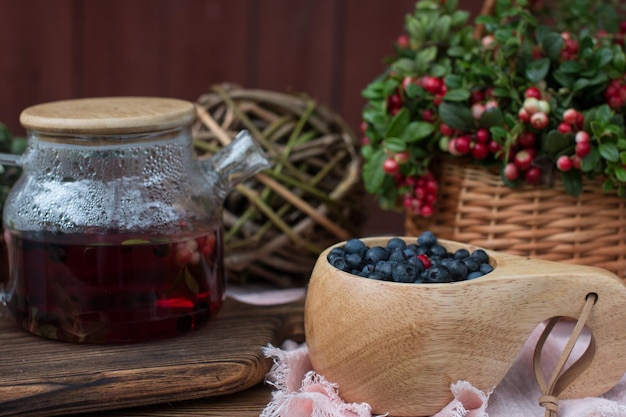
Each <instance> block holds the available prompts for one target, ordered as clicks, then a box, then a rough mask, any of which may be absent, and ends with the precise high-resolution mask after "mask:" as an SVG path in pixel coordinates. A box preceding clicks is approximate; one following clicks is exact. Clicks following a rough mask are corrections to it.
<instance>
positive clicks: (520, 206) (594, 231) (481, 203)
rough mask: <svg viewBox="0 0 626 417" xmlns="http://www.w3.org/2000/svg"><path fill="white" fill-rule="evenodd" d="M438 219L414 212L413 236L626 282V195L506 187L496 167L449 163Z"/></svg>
mask: <svg viewBox="0 0 626 417" xmlns="http://www.w3.org/2000/svg"><path fill="white" fill-rule="evenodd" d="M439 169H440V172H438V173H437V175H438V177H439V181H440V188H439V189H440V195H439V197H438V205H437V207H436V208H435V214H434V216H433V217H431V218H428V219H425V218H421V217H417V216H413V215H410V214H407V216H406V221H405V228H406V233H407V234H409V235H413V236H415V235H418V234H419V233H420V232H421V231H423V230H431V231H432V232H433V233H435V234H437V235H438V236H439V237H441V238H444V239H450V240H456V241H459V242H464V243H471V244H474V245H477V246H481V247H484V248H487V249H493V250H497V251H503V252H508V253H511V254H514V255H523V256H530V257H537V258H540V259H546V260H551V261H558V262H564V263H573V264H581V265H591V266H598V267H602V268H605V269H607V270H609V271H611V272H613V273H615V274H616V275H618V276H620V277H621V278H622V279H624V280H625V281H626V199H623V198H620V197H618V196H617V195H611V194H605V193H603V192H602V181H601V180H600V179H595V180H585V181H584V183H583V191H582V193H581V194H580V196H578V197H572V196H570V195H568V194H567V193H566V192H565V190H564V188H563V185H562V183H560V181H559V180H557V182H556V184H555V185H554V186H553V187H551V188H548V187H535V186H530V185H526V186H523V187H521V188H515V189H513V188H509V187H507V186H506V185H505V184H504V183H503V182H502V180H501V179H500V177H499V174H498V173H497V172H494V171H489V170H487V169H485V168H482V167H480V166H476V165H469V164H464V163H459V161H456V160H455V161H451V160H449V159H446V160H444V161H443V162H442V163H441V164H439Z"/></svg>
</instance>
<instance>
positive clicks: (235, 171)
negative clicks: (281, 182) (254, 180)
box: [200, 130, 271, 199]
mask: <svg viewBox="0 0 626 417" xmlns="http://www.w3.org/2000/svg"><path fill="white" fill-rule="evenodd" d="M270 166H271V163H270V161H269V159H268V158H267V157H266V155H265V152H264V151H263V149H261V147H260V146H259V145H258V144H257V143H256V142H255V141H254V139H252V136H251V135H250V133H249V132H248V131H247V130H242V131H241V132H239V134H237V136H236V137H235V139H234V140H233V141H232V142H231V143H230V144H228V145H227V146H225V147H224V148H222V149H221V150H220V151H219V152H217V153H216V154H215V155H213V156H212V157H211V158H209V159H208V160H205V161H202V162H201V163H200V168H201V170H202V171H203V173H204V174H205V178H206V179H207V180H208V181H210V182H212V183H213V186H214V188H215V192H216V194H217V195H218V196H219V198H221V199H224V198H226V196H227V195H228V193H229V192H230V191H231V190H232V189H233V188H234V187H236V186H237V184H239V183H241V182H243V181H245V180H246V179H248V178H250V177H252V176H253V175H254V174H257V173H259V172H261V171H263V170H265V169H267V168H269V167H270Z"/></svg>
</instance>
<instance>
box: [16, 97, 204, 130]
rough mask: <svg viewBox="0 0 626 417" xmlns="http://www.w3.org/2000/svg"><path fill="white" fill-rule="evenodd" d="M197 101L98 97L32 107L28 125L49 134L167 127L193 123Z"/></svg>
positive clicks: (26, 120)
mask: <svg viewBox="0 0 626 417" xmlns="http://www.w3.org/2000/svg"><path fill="white" fill-rule="evenodd" d="M195 115H196V112H195V107H194V105H193V103H191V102H188V101H185V100H179V99H173V98H159V97H97V98H81V99H73V100H62V101H54V102H49V103H43V104H38V105H35V106H32V107H28V108H27V109H25V110H24V111H22V114H21V115H20V123H21V124H22V126H24V128H26V129H28V130H32V131H37V132H41V133H44V134H45V133H47V134H84V135H112V134H125V133H143V132H156V131H162V130H167V129H171V128H175V127H179V126H185V125H187V124H190V123H191V122H192V121H193V120H194V118H195Z"/></svg>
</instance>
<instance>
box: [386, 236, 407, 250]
mask: <svg viewBox="0 0 626 417" xmlns="http://www.w3.org/2000/svg"><path fill="white" fill-rule="evenodd" d="M404 248H406V242H405V241H404V240H402V239H400V238H399V237H394V238H392V239H390V240H389V242H387V249H389V250H391V251H393V250H395V249H404Z"/></svg>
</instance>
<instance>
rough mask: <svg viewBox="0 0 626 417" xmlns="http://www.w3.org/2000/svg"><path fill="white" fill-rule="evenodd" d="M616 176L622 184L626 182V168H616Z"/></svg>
mask: <svg viewBox="0 0 626 417" xmlns="http://www.w3.org/2000/svg"><path fill="white" fill-rule="evenodd" d="M615 176H616V177H617V179H618V180H620V181H621V182H626V168H624V167H623V166H618V167H616V168H615Z"/></svg>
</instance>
